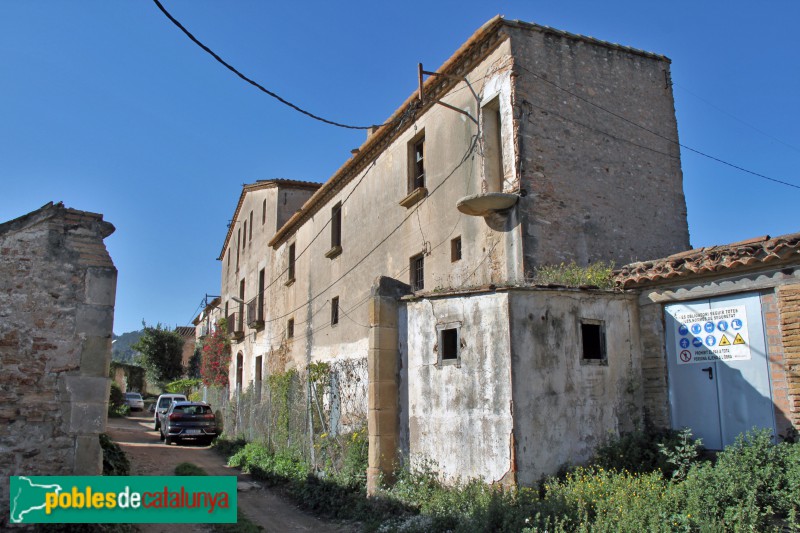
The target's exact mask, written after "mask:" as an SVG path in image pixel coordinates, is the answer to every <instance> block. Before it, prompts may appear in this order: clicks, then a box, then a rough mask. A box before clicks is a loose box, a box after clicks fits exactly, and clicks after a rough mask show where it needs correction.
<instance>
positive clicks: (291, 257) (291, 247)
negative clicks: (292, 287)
mask: <svg viewBox="0 0 800 533" xmlns="http://www.w3.org/2000/svg"><path fill="white" fill-rule="evenodd" d="M294 262H295V245H294V244H290V245H289V281H294Z"/></svg>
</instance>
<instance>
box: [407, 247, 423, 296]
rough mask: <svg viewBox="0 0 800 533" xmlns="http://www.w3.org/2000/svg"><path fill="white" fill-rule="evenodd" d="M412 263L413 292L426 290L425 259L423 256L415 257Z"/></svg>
mask: <svg viewBox="0 0 800 533" xmlns="http://www.w3.org/2000/svg"><path fill="white" fill-rule="evenodd" d="M410 263H411V264H410V265H409V266H410V269H411V290H412V291H421V290H422V289H424V288H425V257H424V256H423V255H422V254H419V255H415V256H414V257H412V258H411V261H410Z"/></svg>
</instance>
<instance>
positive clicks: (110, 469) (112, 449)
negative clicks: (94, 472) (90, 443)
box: [100, 433, 131, 476]
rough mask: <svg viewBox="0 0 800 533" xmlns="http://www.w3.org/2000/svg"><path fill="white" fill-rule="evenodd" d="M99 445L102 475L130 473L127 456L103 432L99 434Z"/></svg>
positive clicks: (124, 474) (126, 474)
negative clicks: (101, 457) (101, 453)
mask: <svg viewBox="0 0 800 533" xmlns="http://www.w3.org/2000/svg"><path fill="white" fill-rule="evenodd" d="M100 447H101V448H102V449H103V475H104V476H128V475H130V473H131V463H130V461H128V456H127V455H125V452H124V451H122V448H120V447H119V444H117V443H116V442H114V441H113V440H111V439H110V438H109V436H108V435H106V434H105V433H101V434H100Z"/></svg>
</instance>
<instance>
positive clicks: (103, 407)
mask: <svg viewBox="0 0 800 533" xmlns="http://www.w3.org/2000/svg"><path fill="white" fill-rule="evenodd" d="M113 231H114V227H113V226H112V225H111V224H109V223H108V222H104V221H103V217H102V215H98V214H93V213H85V212H82V211H76V210H73V209H67V208H64V206H63V205H62V204H57V205H52V204H48V205H46V206H44V207H43V208H42V209H40V210H38V211H35V212H33V213H30V214H28V215H25V216H24V217H21V218H19V219H16V220H12V221H10V222H7V223H5V224H2V225H0V422H2V424H3V432H2V435H0V475H2V476H3V477H6V476H10V475H22V474H25V475H73V474H74V475H99V474H101V473H102V450H101V448H100V443H99V440H98V434H99V433H102V432H103V431H104V430H105V426H106V413H107V409H108V390H109V383H110V380H109V378H108V373H109V364H110V362H111V335H112V325H113V319H114V298H115V290H116V279H117V270H116V268H114V264H113V262H112V261H111V258H110V257H109V255H108V252H107V251H106V248H105V245H104V244H103V239H104V238H105V237H107V236H108V235H110V234H111V233H112V232H113ZM7 487H8V482H7V481H4V482H3V483H1V484H0V509H5V508H7V505H8V495H7V494H6V490H7ZM7 516H8V515H7V513H5V512H3V513H2V517H0V520H2V521H3V522H4V521H5V520H7Z"/></svg>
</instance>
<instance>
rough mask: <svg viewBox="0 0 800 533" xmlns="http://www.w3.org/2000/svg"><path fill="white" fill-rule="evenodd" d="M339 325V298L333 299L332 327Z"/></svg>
mask: <svg viewBox="0 0 800 533" xmlns="http://www.w3.org/2000/svg"><path fill="white" fill-rule="evenodd" d="M338 323H339V297H338V296H336V297H335V298H332V299H331V326H335V325H336V324H338Z"/></svg>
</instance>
